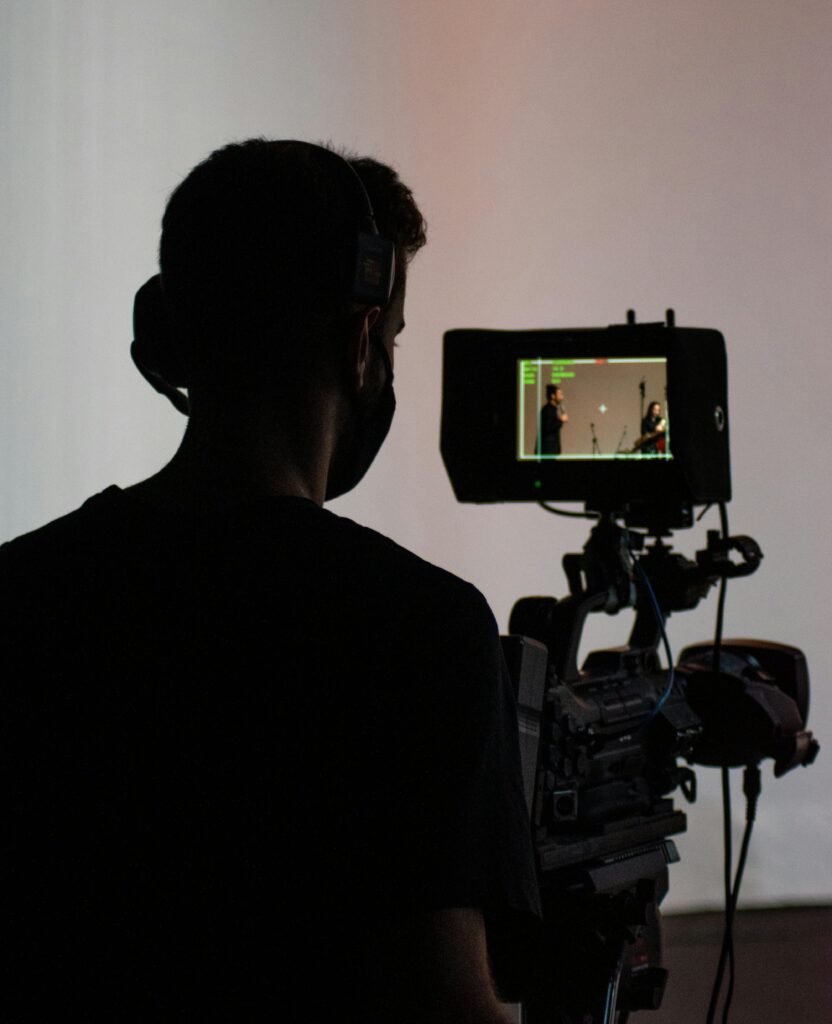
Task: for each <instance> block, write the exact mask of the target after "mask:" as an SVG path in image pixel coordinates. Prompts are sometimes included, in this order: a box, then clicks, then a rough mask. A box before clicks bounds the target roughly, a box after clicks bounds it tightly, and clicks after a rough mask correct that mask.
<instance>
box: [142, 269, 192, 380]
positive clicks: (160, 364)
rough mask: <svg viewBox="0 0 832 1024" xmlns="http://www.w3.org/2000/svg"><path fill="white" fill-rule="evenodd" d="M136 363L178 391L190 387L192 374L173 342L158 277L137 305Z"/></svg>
mask: <svg viewBox="0 0 832 1024" xmlns="http://www.w3.org/2000/svg"><path fill="white" fill-rule="evenodd" d="M133 338H134V341H133V345H132V347H131V350H130V351H131V353H132V355H133V360H134V362H135V363H136V364H137V365H139V368H140V369H141V370H142V371H143V372H146V373H151V374H154V375H157V376H159V377H161V378H162V379H163V380H164V381H165V383H166V384H169V385H170V386H171V387H174V388H184V387H187V386H188V374H187V371H186V369H185V366H184V364H183V362H182V358H181V356H180V354H179V352H178V351H177V348H176V345H175V343H174V340H173V332H172V331H171V326H170V320H169V318H168V312H167V309H166V308H165V297H164V295H163V294H162V279H161V277H160V276H159V275H158V274H156V275H155V277H151V278H150V280H149V281H145V283H144V284H143V285H142V286H141V288H139V290H138V291H137V292H136V298H135V299H134V301H133Z"/></svg>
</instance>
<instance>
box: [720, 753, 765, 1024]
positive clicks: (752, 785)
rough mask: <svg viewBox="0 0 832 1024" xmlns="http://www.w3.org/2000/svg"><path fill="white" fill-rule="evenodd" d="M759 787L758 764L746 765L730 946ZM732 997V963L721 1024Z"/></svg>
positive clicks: (755, 815)
mask: <svg viewBox="0 0 832 1024" xmlns="http://www.w3.org/2000/svg"><path fill="white" fill-rule="evenodd" d="M760 788H761V780H760V766H759V765H756V764H750V765H747V766H746V769H745V771H744V772H743V776H742V789H743V792H744V793H745V831H744V832H743V835H742V846H741V847H740V857H739V860H738V861H737V873H736V874H735V875H734V885H733V889H732V891H731V928H732V947H733V923H734V917H735V915H736V913H737V903H738V902H739V898H740V886H741V885H742V876H743V872H744V871H745V862H746V859H747V857H748V847H749V845H750V844H751V832H752V829H753V828H754V820H755V819H756V817H757V799H758V798H759V796H760ZM731 953H732V955H733V948H732V950H731ZM733 997H734V970H733V964H732V967H731V972H730V977H729V980H728V991H727V992H726V994H725V1005H724V1006H723V1008H722V1024H728V1011H729V1010H730V1008H731V1000H732V999H733Z"/></svg>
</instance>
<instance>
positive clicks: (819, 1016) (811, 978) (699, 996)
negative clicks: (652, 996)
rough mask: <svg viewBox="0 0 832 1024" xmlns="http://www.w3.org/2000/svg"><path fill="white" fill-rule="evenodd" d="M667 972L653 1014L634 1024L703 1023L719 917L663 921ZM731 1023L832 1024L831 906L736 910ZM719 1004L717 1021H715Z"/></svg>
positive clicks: (719, 934)
mask: <svg viewBox="0 0 832 1024" xmlns="http://www.w3.org/2000/svg"><path fill="white" fill-rule="evenodd" d="M662 931H663V938H664V962H665V967H667V968H668V970H669V972H670V977H669V979H668V983H667V989H666V990H665V996H664V1001H663V1003H662V1007H661V1009H660V1010H658V1011H656V1012H644V1013H638V1014H634V1015H633V1016H632V1017H631V1018H630V1019H631V1021H635V1022H637V1024H694V1022H695V1024H705V1020H706V1017H707V1011H708V1002H709V1000H710V994H711V987H712V984H713V979H714V975H715V971H716V965H717V961H718V958H719V949H720V945H721V942H722V917H721V915H720V914H683V915H676V916H672V917H665V918H664V919H663V928H662ZM734 934H735V939H734V949H735V962H736V982H735V988H734V998H733V1001H732V1004H731V1013H730V1017H729V1021H730V1024H810V1022H818V1024H832V907H803V908H794V907H791V908H782V909H767V910H746V911H740V913H739V914H738V917H737V921H736V925H735V931H734ZM721 1012H722V1011H721V1004H720V1008H719V1012H718V1014H717V1018H716V1020H717V1021H718V1022H721V1019H722V1017H721Z"/></svg>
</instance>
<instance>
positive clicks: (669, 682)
mask: <svg viewBox="0 0 832 1024" xmlns="http://www.w3.org/2000/svg"><path fill="white" fill-rule="evenodd" d="M631 554H632V552H631ZM633 563H634V565H635V567H636V569H637V570H638V573H639V575H640V577H641V581H642V583H643V584H644V587H645V590H646V591H647V593H648V594H649V595H650V603H651V604H652V605H653V611H654V612H655V615H656V622H657V623H658V624H659V630H660V631H661V635H662V640H663V641H664V653H665V655H666V657H667V664H668V666H669V671H668V675H667V685H666V686H665V688H664V693H663V694H662V695H661V697H659V700H658V703H657V704H656V706H655V707H654V708H653V710H652V711H651V712H650V715H649V716H648V719H647V720H648V722H649V721H650V719H652V718H655V717H656V715H657V714H658V713H659V712H660V711H661V709H662V708H663V707H664V704H665V702H666V701H667V698H668V697H669V696H670V694H671V691H672V690H673V682H674V679H675V678H676V675H675V673H676V670H675V668H674V666H673V655H672V654H671V651H670V641H669V640H668V639H667V633H666V632H665V628H664V616H663V615H662V610H661V608H659V602H658V601H657V600H656V594H655V592H654V591H653V587H652V586H651V585H650V580H649V579H648V578H647V573H646V572H645V571H644V569H642V567H641V563H640V562H639V561H638V559H637V558H635V556H633Z"/></svg>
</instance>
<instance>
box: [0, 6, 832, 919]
mask: <svg viewBox="0 0 832 1024" xmlns="http://www.w3.org/2000/svg"><path fill="white" fill-rule="evenodd" d="M830 110H832V7H831V6H830V5H829V3H828V0H524V2H522V3H521V2H509V0H502V2H498V0H478V2H476V3H474V2H471V0H468V2H465V0H275V2H267V0H143V2H142V3H141V4H136V3H134V2H132V0H130V2H127V0H52V2H49V0H0V111H2V115H1V116H2V121H0V140H2V143H0V145H2V149H0V217H2V240H3V244H2V250H0V403H2V405H1V406H0V428H1V430H2V435H1V436H2V448H0V466H1V467H2V472H3V481H4V486H3V489H2V497H0V540H3V539H8V538H9V537H12V536H14V535H16V534H18V533H20V532H23V531H25V530H27V529H31V528H33V527H35V526H38V525H40V524H41V523H43V522H46V521H47V520H49V519H51V518H54V517H55V516H57V515H59V514H62V513H64V512H67V511H69V510H71V509H72V508H74V507H76V506H77V505H78V504H80V503H81V501H82V500H83V499H84V498H86V497H87V496H88V495H89V494H91V493H93V492H95V491H97V490H100V489H102V488H103V487H105V486H107V485H108V484H110V483H113V482H115V483H119V484H129V483H132V482H134V481H136V480H138V479H140V478H142V477H144V476H146V475H148V474H150V473H151V472H153V471H154V470H155V469H157V468H158V467H159V466H160V465H161V464H162V463H163V462H164V461H165V460H166V459H167V458H168V457H169V456H170V454H172V452H173V450H174V449H175V446H176V444H177V442H178V439H179V436H180V433H181V430H182V426H183V421H182V420H181V418H180V417H179V416H178V414H177V413H176V412H175V411H174V410H173V409H172V408H171V407H170V406H169V405H168V404H167V403H166V402H165V401H164V400H163V399H161V398H160V397H158V396H156V395H155V394H154V393H153V392H152V391H151V390H150V388H148V386H147V385H146V384H145V383H144V382H143V381H142V380H141V379H140V378H139V376H138V375H137V374H136V372H135V371H134V370H133V368H132V364H131V363H130V360H129V356H128V344H129V341H130V337H131V327H130V316H131V308H132V297H133V293H134V291H135V289H136V288H137V287H138V285H139V284H141V283H142V282H143V281H144V280H145V278H147V277H148V276H149V275H150V274H151V273H153V272H154V266H155V250H156V245H157V242H158V224H159V218H160V216H161V212H162V208H163V205H164V202H165V199H166V196H167V194H168V192H169V191H170V190H171V189H172V188H173V186H174V185H175V184H176V183H177V182H178V181H179V180H180V179H181V178H182V177H183V176H184V174H185V173H186V172H187V171H188V169H189V168H190V167H191V166H192V165H193V164H194V163H196V162H197V161H198V160H200V159H201V158H202V157H204V156H205V155H206V154H207V153H208V152H209V151H210V150H212V149H214V148H216V147H217V146H219V145H221V144H223V143H225V142H227V141H230V140H232V139H240V138H245V137H248V136H251V135H258V134H263V135H267V136H272V137H278V138H279V137H298V138H305V139H309V140H313V141H314V140H321V139H332V140H333V141H335V142H336V143H339V144H344V145H348V146H350V147H352V148H354V149H356V150H358V151H361V152H366V153H369V154H371V155H378V156H380V157H381V158H382V159H385V160H387V161H389V162H392V163H393V164H395V165H396V166H397V167H398V168H399V169H400V171H401V173H402V175H403V177H404V178H405V180H406V181H408V183H410V184H411V185H412V187H413V188H414V190H415V192H416V194H417V197H418V199H419V201H420V203H421V205H422V207H423V209H424V211H425V213H426V215H427V218H428V221H429V225H430V242H429V246H428V248H427V249H426V250H425V251H424V252H423V253H422V254H421V255H420V256H419V257H418V260H417V262H416V263H415V264H414V267H413V271H412V274H411V279H410V288H409V304H408V309H407V322H408V328H407V331H406V332H405V334H404V336H403V339H401V340H402V341H403V347H402V348H401V349H400V350H399V353H398V356H397V365H396V386H397V394H398V399H399V412H398V414H397V418H396V421H395V424H394V427H393V431H392V434H391V438H390V440H389V442H388V444H387V446H386V447H385V449H384V450H383V452H382V454H381V455H380V457H379V459H378V462H377V464H376V465H375V466H374V467H373V469H372V471H371V472H370V474H369V476H368V477H367V479H366V481H365V482H364V484H363V485H362V486H361V487H360V488H359V490H358V491H357V492H356V493H355V494H353V495H350V496H348V497H346V498H343V499H341V500H340V501H339V502H337V503H335V505H334V506H333V508H334V510H335V511H338V512H342V513H344V514H347V515H350V516H352V517H354V518H356V519H358V520H359V521H361V522H364V523H367V524H368V525H371V526H374V527H376V528H378V529H379V530H381V531H382V532H384V533H387V534H389V535H390V536H392V537H394V538H395V539H396V540H398V541H400V542H401V543H403V544H404V545H406V546H408V547H410V548H412V549H413V550H415V551H416V552H418V553H419V554H421V555H423V556H424V557H426V558H428V559H430V560H431V561H434V562H437V563H439V564H441V565H443V566H446V567H447V568H449V569H451V570H452V571H455V572H457V573H458V574H460V575H462V576H464V577H466V578H468V579H471V580H472V581H473V582H475V583H476V584H477V585H478V586H479V587H480V588H481V589H482V590H483V592H484V593H485V594H486V596H487V597H488V598H489V600H490V601H491V604H492V607H493V608H494V610H495V613H496V615H497V618H498V621H499V622H500V625H501V627H503V628H505V626H506V623H507V618H508V613H509V610H510V608H511V605H512V603H513V601H514V600H515V598H516V597H518V596H521V595H523V594H535V593H550V594H560V593H563V592H564V591H565V580H564V579H563V578H562V574H561V571H560V558H561V555H562V554H563V552H564V551H568V550H579V548H580V546H581V545H582V544H583V541H584V539H585V535H586V529H585V526H584V525H582V524H574V523H571V522H563V521H560V520H556V519H555V518H554V517H552V516H547V515H545V514H544V513H543V512H542V511H540V510H539V509H537V508H536V507H534V506H529V507H526V506H520V505H516V506H502V507H499V506H490V507H475V506H460V505H457V504H456V503H455V502H454V499H453V496H452V493H451V490H450V486H449V484H448V482H447V479H446V477H445V474H444V471H443V468H442V465H441V461H440V458H439V452H438V429H439V407H440V352H441V337H442V333H443V331H445V330H446V329H448V328H450V327H461V326H485V327H544V326H575V325H604V324H608V323H612V322H620V321H621V320H622V319H623V316H624V313H625V310H626V309H627V308H628V307H634V308H635V309H636V310H637V311H638V313H639V317H640V318H641V319H643V320H644V319H660V318H661V317H662V315H663V313H664V310H665V308H666V307H668V306H673V307H675V309H676V311H677V317H678V322H679V323H680V324H682V325H688V326H701V327H716V328H718V329H720V330H722V331H723V333H724V334H725V337H726V340H727V345H728V355H729V373H730V401H731V429H732V443H733V475H734V492H735V500H734V501H733V503H732V505H731V508H730V515H731V525H732V528H733V529H734V531H735V532H742V533H749V534H751V535H752V536H754V537H756V538H757V539H758V541H759V542H760V544H761V545H762V547H763V550H764V552H765V555H766V558H765V561H764V563H763V566H762V568H761V570H760V571H759V573H758V574H757V575H756V576H754V577H753V578H751V579H748V580H744V581H739V582H737V583H735V584H734V585H732V586H731V588H730V590H729V599H728V612H727V624H726V633H727V635H729V636H730V635H740V636H743V635H745V636H749V635H750V636H759V637H764V638H769V639H774V640H781V641H784V642H788V643H792V644H795V645H797V646H799V647H802V648H803V649H804V650H805V651H806V653H807V655H808V658H809V664H810V669H811V672H812V682H813V686H814V695H813V708H812V716H811V721H810V725H811V726H812V727H813V728H814V730H815V732H816V734H817V735H819V737H820V739H821V741H822V742H823V741H826V744H827V749H825V750H823V751H822V752H821V756H820V759H819V761H818V763H817V764H816V765H815V766H814V767H813V768H811V769H809V770H806V771H804V770H802V769H801V770H799V771H796V772H794V773H792V774H791V775H790V776H787V777H786V778H784V779H781V780H774V779H773V778H772V776H771V772H770V768H769V767H767V768H766V771H765V773H764V790H763V796H762V801H761V806H760V810H759V815H758V824H757V827H756V835H755V839H754V842H753V844H752V849H751V855H750V859H749V865H748V868H747V872H746V881H745V884H744V901H745V903H747V904H761V903H776V902H780V901H798V902H810V901H828V900H829V899H830V898H832V874H830V864H832V843H831V842H830V832H831V831H832V830H830V800H829V791H830V788H832V757H830V752H829V744H830V743H831V742H832V700H830V696H829V694H830V688H829V680H830V675H831V674H832V673H831V672H830V669H832V657H830V652H829V648H828V643H827V641H828V638H829V634H830V629H829V618H828V610H829V605H830V590H831V589H832V588H831V587H830V580H829V569H830V563H831V562H832V560H830V553H832V552H831V549H832V543H830V531H829V528H828V525H827V519H826V516H827V509H828V508H829V507H830V503H832V483H830V477H829V472H828V469H829V455H828V453H829V450H830V443H831V442H832V436H830V415H829V410H828V397H827V393H828V389H829V385H828V381H829V378H830V375H831V374H832V345H830V341H832V337H831V335H832V331H830V328H832V310H830V294H832V288H831V287H830V286H831V285H832V275H831V274H830V271H832V255H830V244H831V243H832V199H830V167H832V131H830V128H832V125H831V124H830ZM711 525H716V524H715V523H711ZM703 526H704V524H703ZM703 538H704V532H703V529H697V530H695V531H690V532H689V533H688V534H679V535H677V539H676V546H677V548H679V549H680V550H683V551H685V552H686V553H688V554H690V553H691V552H692V551H693V550H694V549H695V548H696V547H697V546H701V543H702V541H703ZM715 605H716V601H715V598H712V599H711V600H710V601H709V602H708V603H707V605H703V606H702V607H701V608H700V609H699V610H697V611H696V612H694V613H688V614H686V615H684V616H674V617H673V619H671V623H670V625H671V642H672V644H673V646H674V649H675V650H678V649H679V648H681V647H682V646H683V645H684V644H685V643H687V642H690V641H692V640H698V639H704V638H706V637H707V636H709V635H710V632H711V631H712V628H713V616H714V613H715ZM628 628H629V620H627V618H626V616H623V615H622V616H619V617H617V618H615V619H606V618H603V619H601V620H599V621H597V622H593V623H592V624H591V629H590V630H589V633H590V634H591V635H590V636H589V638H588V641H587V644H585V647H586V648H587V649H588V648H589V647H590V646H599V645H606V644H611V643H620V642H623V640H624V638H625V636H626V633H627V630H628ZM700 788H701V796H700V801H699V803H698V804H697V805H696V806H695V807H694V808H692V809H691V811H690V820H689V824H690V827H689V832H688V834H687V835H686V836H684V837H682V838H681V839H680V841H679V848H680V852H681V854H682V862H681V864H679V865H678V866H676V867H674V868H673V869H672V872H671V894H670V896H669V898H668V901H667V903H666V906H667V907H668V908H675V909H685V908H698V907H711V906H716V905H718V904H719V902H720V899H721V862H720V843H721V840H720V809H719V795H718V790H719V785H718V777H717V773H716V772H715V771H714V770H704V769H703V770H701V771H700ZM735 806H737V807H739V806H740V799H739V787H737V790H736V796H735Z"/></svg>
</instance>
